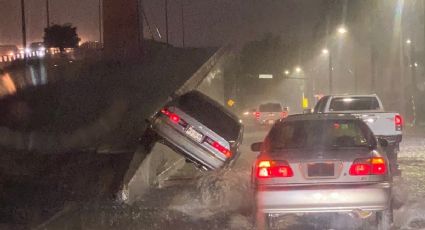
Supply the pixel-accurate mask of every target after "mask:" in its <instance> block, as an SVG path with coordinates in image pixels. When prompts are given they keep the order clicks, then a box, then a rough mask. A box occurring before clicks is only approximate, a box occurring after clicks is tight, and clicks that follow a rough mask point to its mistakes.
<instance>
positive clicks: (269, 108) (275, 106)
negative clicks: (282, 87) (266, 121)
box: [259, 103, 282, 112]
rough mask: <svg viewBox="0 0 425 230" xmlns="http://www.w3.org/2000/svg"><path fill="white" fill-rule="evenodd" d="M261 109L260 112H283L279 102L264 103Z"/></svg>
mask: <svg viewBox="0 0 425 230" xmlns="http://www.w3.org/2000/svg"><path fill="white" fill-rule="evenodd" d="M259 110H260V112H282V105H280V104H279V103H269V104H262V105H260V108H259Z"/></svg>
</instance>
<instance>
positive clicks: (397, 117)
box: [394, 115, 403, 131]
mask: <svg viewBox="0 0 425 230" xmlns="http://www.w3.org/2000/svg"><path fill="white" fill-rule="evenodd" d="M394 123H395V129H396V130H397V131H401V130H402V129H403V118H402V117H401V116H400V115H395V117H394Z"/></svg>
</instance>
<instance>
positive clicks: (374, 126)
mask: <svg viewBox="0 0 425 230" xmlns="http://www.w3.org/2000/svg"><path fill="white" fill-rule="evenodd" d="M353 115H355V116H358V117H359V118H361V119H362V120H363V121H364V122H365V123H366V124H367V125H368V126H369V128H370V129H371V130H372V132H373V133H374V134H375V135H376V136H397V135H401V134H402V131H401V129H400V130H397V129H396V124H395V117H396V115H398V114H397V113H386V112H373V113H353Z"/></svg>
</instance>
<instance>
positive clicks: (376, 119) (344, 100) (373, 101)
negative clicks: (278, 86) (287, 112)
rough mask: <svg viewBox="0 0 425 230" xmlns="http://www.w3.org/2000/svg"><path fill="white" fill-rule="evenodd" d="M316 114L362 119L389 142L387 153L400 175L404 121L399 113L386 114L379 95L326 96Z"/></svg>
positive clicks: (394, 169)
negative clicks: (345, 115) (400, 150)
mask: <svg viewBox="0 0 425 230" xmlns="http://www.w3.org/2000/svg"><path fill="white" fill-rule="evenodd" d="M314 113H349V114H353V115H354V116H357V117H359V118H361V119H362V120H363V121H365V122H366V124H367V125H368V126H369V127H370V129H371V130H372V132H373V133H374V134H375V136H376V137H378V138H382V139H385V140H387V141H388V143H389V145H388V147H387V148H385V151H386V152H387V154H388V158H389V159H390V164H391V167H392V168H393V172H394V174H400V172H399V170H398V164H397V154H398V152H399V149H400V148H399V144H400V142H401V141H402V130H403V119H402V117H401V115H400V114H398V113H392V112H386V111H385V110H384V106H383V105H382V102H381V100H380V99H379V97H378V96H377V95H375V94H372V95H340V96H324V97H323V98H321V99H320V100H319V101H318V102H317V104H316V106H315V108H314Z"/></svg>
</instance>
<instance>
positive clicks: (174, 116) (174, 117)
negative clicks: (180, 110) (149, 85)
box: [161, 108, 187, 127]
mask: <svg viewBox="0 0 425 230" xmlns="http://www.w3.org/2000/svg"><path fill="white" fill-rule="evenodd" d="M161 113H162V114H164V115H165V116H167V117H168V118H170V120H171V121H172V122H174V123H176V124H179V125H181V126H183V127H186V126H187V122H185V121H184V120H182V119H181V118H180V116H179V115H177V114H175V113H172V112H170V111H169V110H168V109H167V108H163V109H161Z"/></svg>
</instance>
